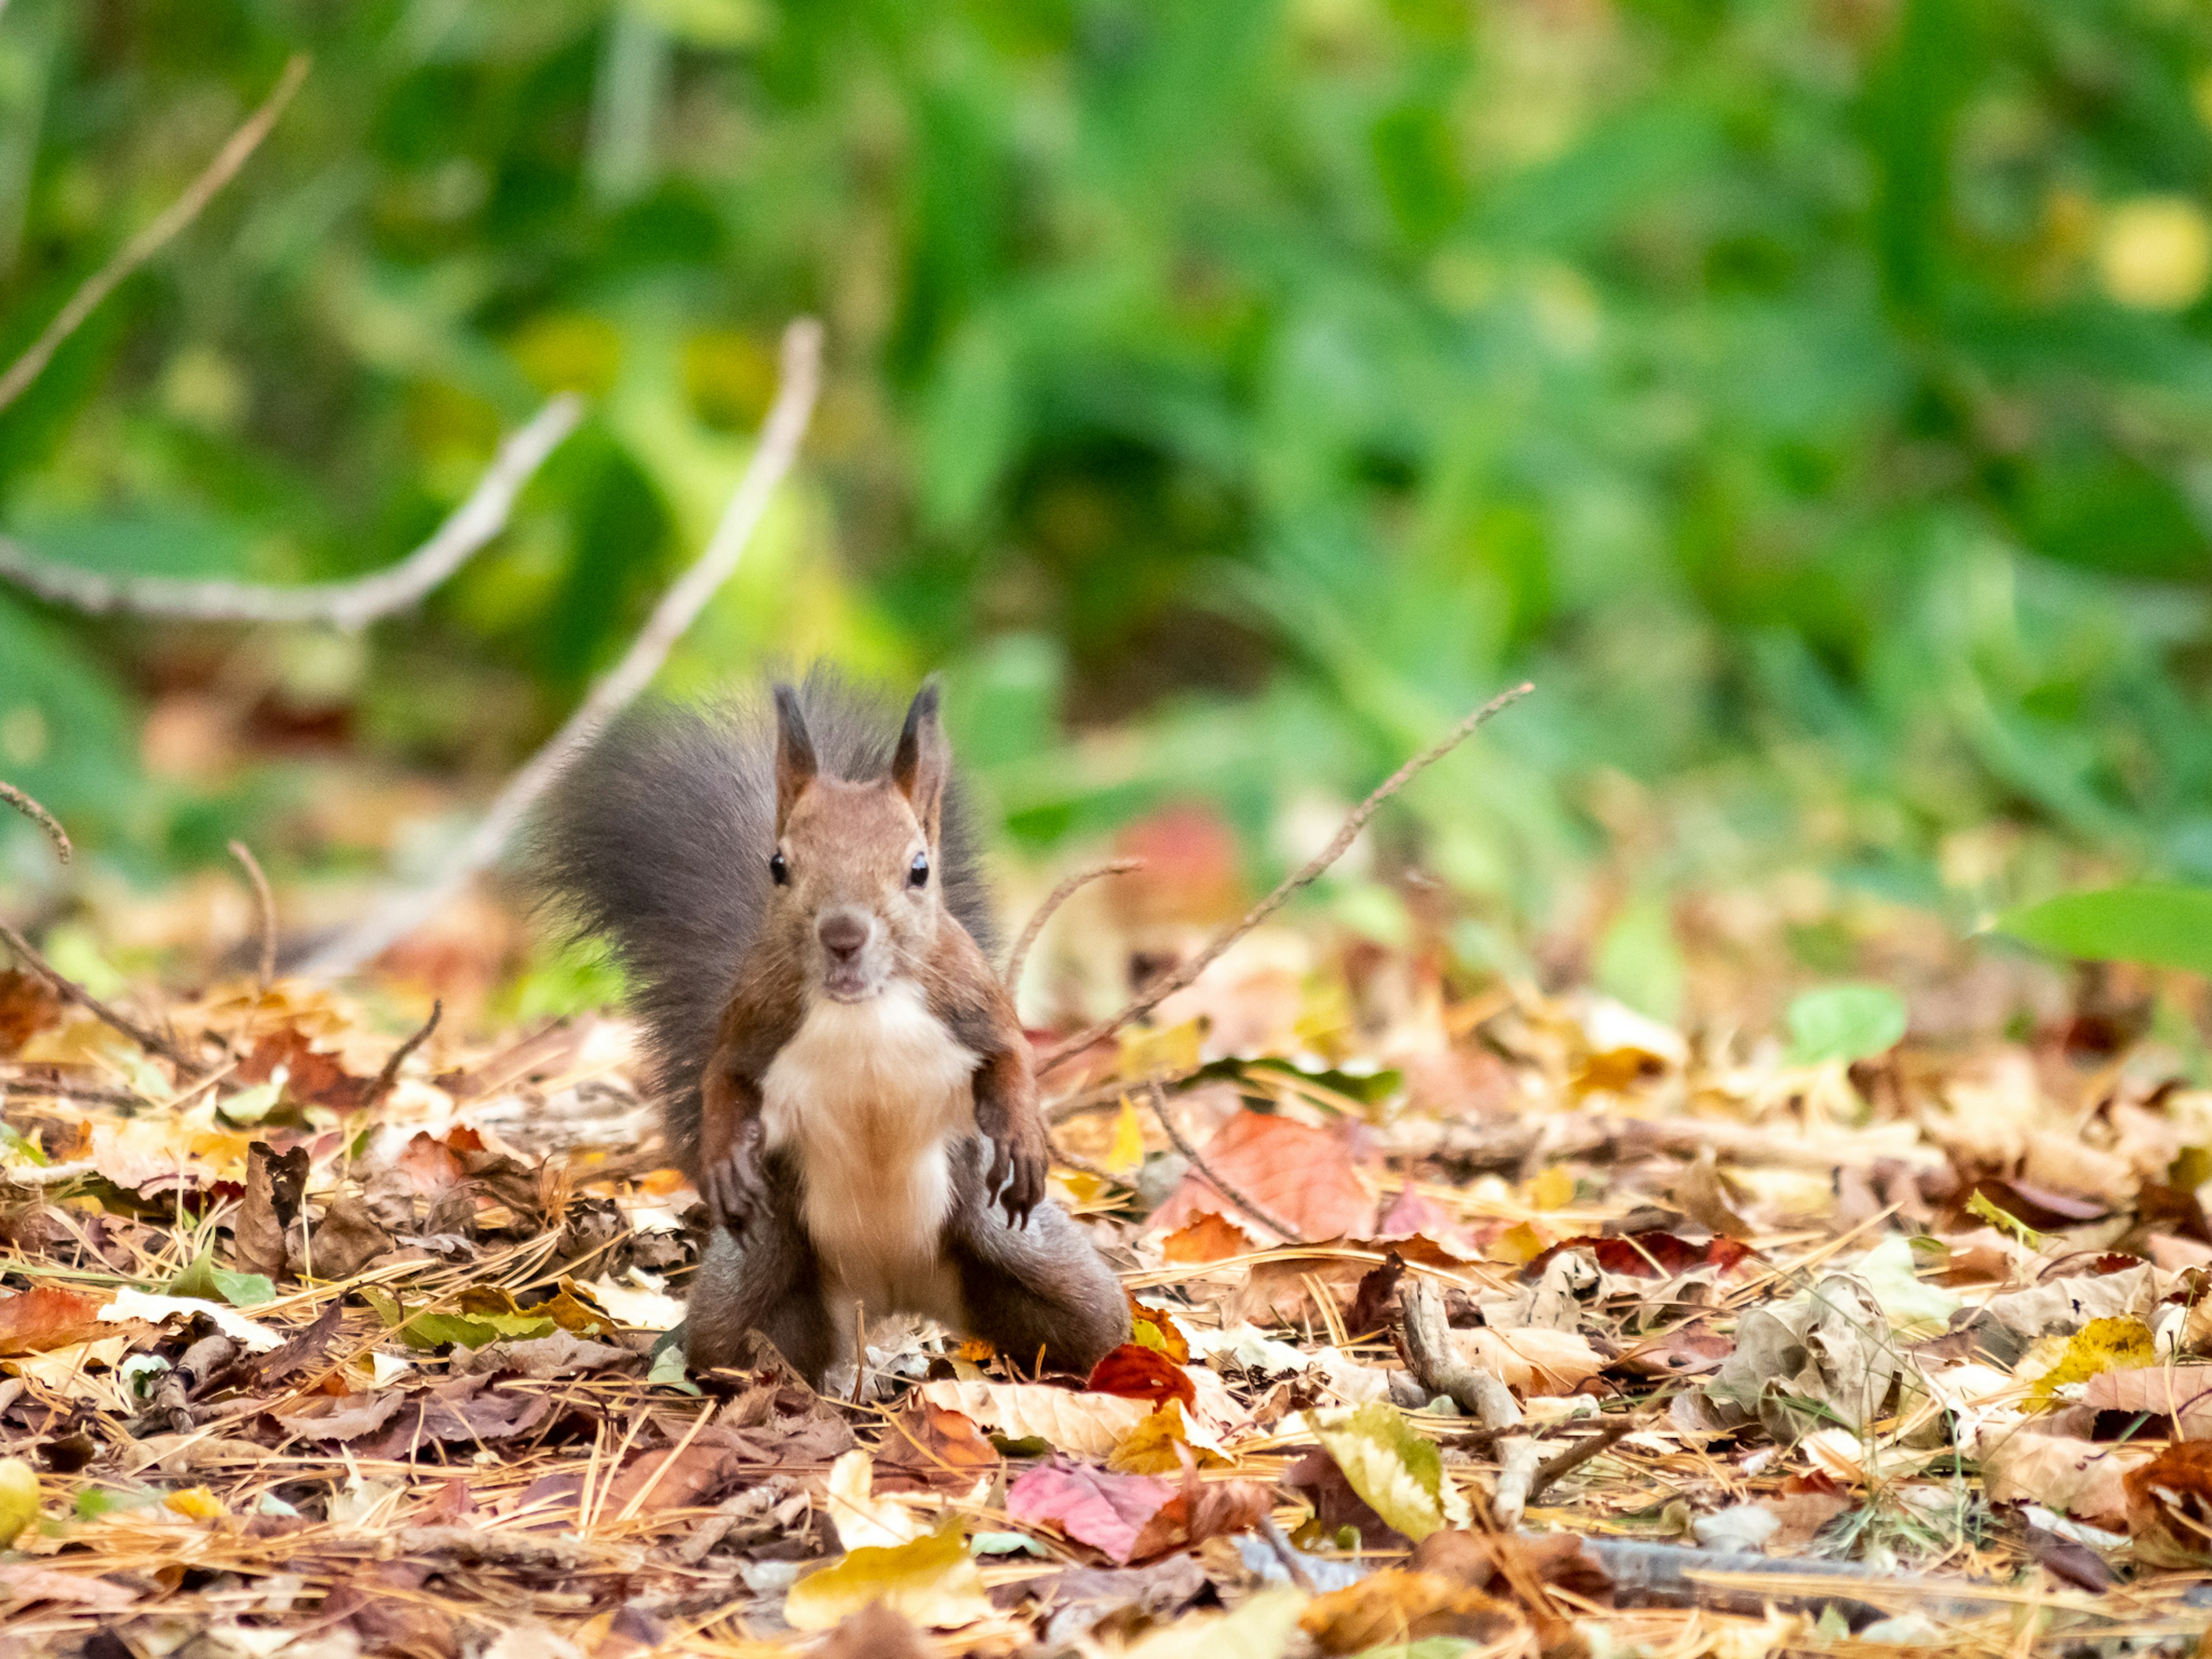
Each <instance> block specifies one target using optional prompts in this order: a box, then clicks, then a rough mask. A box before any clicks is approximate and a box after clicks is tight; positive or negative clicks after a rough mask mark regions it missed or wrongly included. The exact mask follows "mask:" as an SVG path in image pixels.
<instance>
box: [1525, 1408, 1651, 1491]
mask: <svg viewBox="0 0 2212 1659" xmlns="http://www.w3.org/2000/svg"><path fill="white" fill-rule="evenodd" d="M1635 1432H1636V1419H1634V1418H1632V1417H1624V1418H1621V1419H1620V1420H1618V1421H1617V1422H1612V1423H1607V1425H1605V1426H1604V1427H1602V1428H1601V1429H1600V1430H1598V1431H1597V1432H1596V1433H1595V1434H1588V1435H1584V1436H1583V1437H1582V1438H1581V1439H1579V1440H1577V1441H1576V1442H1575V1443H1574V1444H1573V1445H1571V1446H1570V1447H1568V1448H1567V1449H1565V1451H1563V1452H1560V1453H1559V1454H1558V1455H1556V1456H1553V1457H1549V1458H1547V1459H1546V1460H1545V1461H1544V1462H1541V1463H1539V1464H1538V1465H1537V1466H1536V1470H1535V1473H1534V1474H1533V1475H1531V1476H1530V1477H1529V1480H1528V1501H1529V1502H1530V1503H1532V1504H1533V1503H1534V1502H1535V1501H1536V1500H1537V1499H1538V1498H1541V1497H1542V1496H1543V1495H1544V1493H1545V1492H1546V1491H1547V1490H1548V1489H1549V1488H1550V1486H1551V1485H1552V1483H1553V1481H1554V1480H1558V1479H1559V1477H1560V1476H1561V1475H1563V1474H1571V1473H1572V1472H1573V1471H1575V1470H1576V1469H1578V1468H1582V1466H1583V1464H1585V1463H1587V1462H1589V1461H1590V1459H1591V1458H1593V1457H1595V1456H1596V1455H1598V1454H1599V1453H1600V1452H1601V1451H1604V1450H1606V1449H1607V1448H1608V1447H1610V1446H1611V1445H1612V1444H1613V1443H1614V1442H1615V1441H1617V1440H1623V1439H1626V1437H1628V1436H1630V1435H1632V1434H1634V1433H1635Z"/></svg>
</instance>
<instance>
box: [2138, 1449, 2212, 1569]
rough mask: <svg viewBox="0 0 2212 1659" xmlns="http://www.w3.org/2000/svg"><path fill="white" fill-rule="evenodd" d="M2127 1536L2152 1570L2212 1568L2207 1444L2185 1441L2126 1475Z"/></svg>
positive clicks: (2211, 1452) (2211, 1453) (2211, 1468)
mask: <svg viewBox="0 0 2212 1659" xmlns="http://www.w3.org/2000/svg"><path fill="white" fill-rule="evenodd" d="M2125 1486H2126V1490H2127V1503H2126V1508H2127V1524H2128V1535H2129V1536H2130V1538H2132V1539H2133V1540H2134V1541H2135V1549H2136V1554H2137V1555H2138V1556H2140V1557H2141V1558H2142V1559H2143V1560H2145V1561H2147V1562H2148V1563H2149V1564H2150V1565H2153V1566H2157V1567H2172V1568H2179V1569H2183V1570H2186V1571H2201V1570H2203V1568H2206V1567H2208V1566H2212V1441H2205V1440H2185V1441H2180V1442H2178V1443H2175V1444H2173V1445H2171V1446H2168V1447H2167V1448H2166V1449H2165V1450H2163V1451H2161V1452H2160V1453H2159V1454H2158V1455H2157V1456H2155V1457H2154V1458H2152V1459H2150V1460H2149V1461H2148V1462H2146V1463H2143V1464H2142V1465H2141V1466H2140V1467H2138V1468H2134V1469H2130V1471H2129V1472H2128V1474H2127V1476H2126V1480H2125Z"/></svg>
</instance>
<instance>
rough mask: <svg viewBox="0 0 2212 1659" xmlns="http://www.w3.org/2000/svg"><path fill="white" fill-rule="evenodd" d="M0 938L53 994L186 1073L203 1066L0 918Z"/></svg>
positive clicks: (194, 1073)
mask: <svg viewBox="0 0 2212 1659" xmlns="http://www.w3.org/2000/svg"><path fill="white" fill-rule="evenodd" d="M0 940H4V941H5V942H6V944H7V945H8V948H9V950H11V951H14V952H15V954H16V955H17V956H19V957H21V958H22V959H23V965H24V966H25V967H26V968H28V969H30V970H31V971H32V972H33V973H34V974H36V975H38V976H39V977H40V979H42V980H44V981H46V984H47V986H48V987H49V988H51V989H52V992H53V993H54V994H55V995H56V996H58V997H60V998H61V999H62V1000H64V1002H74V1003H75V1004H76V1005H77V1006H78V1007H80V1008H82V1009H83V1010H84V1011H85V1012H87V1013H88V1014H91V1015H92V1016H93V1017H94V1018H96V1019H98V1020H100V1022H101V1023H102V1024H106V1025H111V1026H112V1027H114V1029H115V1030H118V1031H120V1032H122V1033H123V1035H124V1036H127V1037H129V1038H130V1039H131V1041H132V1042H135V1043H137V1045H138V1046H139V1047H140V1048H143V1049H144V1050H145V1051H146V1052H147V1053H148V1054H159V1055H161V1058H162V1059H164V1060H167V1061H168V1062H169V1063H170V1064H171V1065H173V1066H176V1067H177V1068H178V1070H179V1071H181V1072H183V1073H185V1075H186V1076H188V1077H197V1076H198V1075H199V1074H200V1073H203V1072H204V1071H205V1070H206V1069H207V1068H206V1067H205V1066H202V1065H200V1064H199V1062H198V1061H197V1060H193V1059H192V1058H191V1056H190V1055H188V1054H185V1051H184V1050H183V1049H182V1048H179V1047H178V1046H177V1044H176V1043H175V1042H173V1041H171V1040H170V1039H169V1038H167V1037H166V1036H162V1035H161V1033H160V1032H159V1031H156V1030H154V1029H153V1028H152V1027H150V1026H145V1025H141V1024H138V1023H137V1021H135V1020H132V1019H131V1018H128V1017H127V1016H125V1015H124V1014H120V1013H118V1012H116V1011H115V1010H114V1009H112V1008H111V1007H109V1006H107V1005H106V1003H104V1002H102V1001H101V1000H100V999H99V998H98V997H96V996H94V995H93V994H92V993H91V992H89V991H88V990H86V989H85V988H84V987H83V986H82V985H80V984H78V983H77V982H76V981H75V980H73V979H71V978H70V977H69V975H66V974H64V973H63V972H62V971H61V970H60V969H58V968H56V967H55V966H54V965H53V963H51V962H48V961H47V960H46V957H42V956H40V954H39V952H38V951H37V950H36V948H34V947H33V945H32V944H31V941H30V940H28V939H25V938H24V937H23V936H22V935H21V933H17V932H16V931H15V929H14V928H13V927H9V925H8V924H7V923H6V922H4V921H0Z"/></svg>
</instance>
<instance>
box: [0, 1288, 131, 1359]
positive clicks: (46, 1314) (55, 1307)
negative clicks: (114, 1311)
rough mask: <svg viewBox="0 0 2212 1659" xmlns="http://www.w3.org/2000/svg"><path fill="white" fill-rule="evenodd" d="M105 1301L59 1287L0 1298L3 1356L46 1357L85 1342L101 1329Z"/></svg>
mask: <svg viewBox="0 0 2212 1659" xmlns="http://www.w3.org/2000/svg"><path fill="white" fill-rule="evenodd" d="M106 1301H107V1298H106V1297H104V1296H88V1295H87V1294H86V1293H85V1292H84V1291H72V1290H70V1289H68V1288H67V1287H66V1286H64V1285H33V1286H32V1287H31V1288H30V1289H29V1290H27V1291H18V1292H17V1293H16V1294H15V1295H14V1296H4V1297H0V1354H22V1353H43V1352H46V1351H47V1350H49V1349H52V1348H58V1347H61V1346H64V1345H66V1344H68V1343H71V1342H82V1341H83V1340H86V1339H87V1338H88V1337H89V1336H91V1335H92V1334H93V1333H94V1332H95V1331H97V1330H98V1329H99V1328H100V1309H101V1307H102V1306H103V1305H104V1304H106Z"/></svg>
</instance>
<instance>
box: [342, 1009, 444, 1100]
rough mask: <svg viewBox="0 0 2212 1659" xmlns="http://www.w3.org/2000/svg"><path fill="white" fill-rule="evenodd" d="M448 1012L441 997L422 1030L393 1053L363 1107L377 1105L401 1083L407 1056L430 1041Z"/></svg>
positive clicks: (369, 1088) (370, 1090)
mask: <svg viewBox="0 0 2212 1659" xmlns="http://www.w3.org/2000/svg"><path fill="white" fill-rule="evenodd" d="M445 1012H446V1000H445V999H444V998H443V997H440V998H439V999H438V1000H436V1001H435V1002H433V1003H432V1004H431V1005H430V1018H428V1019H426V1020H424V1021H423V1022H422V1029H421V1030H418V1031H416V1033H415V1035H414V1036H411V1037H409V1038H408V1039H407V1041H406V1042H403V1043H401V1044H400V1045H399V1046H398V1048H394V1049H393V1050H392V1058H391V1059H389V1060H386V1061H385V1062H384V1069H383V1070H382V1071H380V1072H379V1073H377V1074H376V1081H375V1082H374V1083H372V1084H370V1085H368V1097H367V1098H366V1099H364V1100H363V1101H362V1106H363V1107H369V1106H374V1105H375V1104H376V1103H378V1102H379V1101H380V1100H382V1099H383V1098H384V1097H385V1096H386V1095H388V1094H390V1093H391V1092H392V1085H393V1084H395V1083H397V1082H398V1081H399V1068H400V1067H401V1066H404V1065H405V1064H406V1063H407V1056H408V1055H410V1054H413V1053H414V1052H415V1051H416V1049H417V1048H421V1047H422V1045H423V1044H424V1043H426V1042H428V1041H429V1040H430V1033H431V1032H433V1031H435V1030H437V1029H438V1022H439V1020H440V1019H441V1018H444V1016H445Z"/></svg>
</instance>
